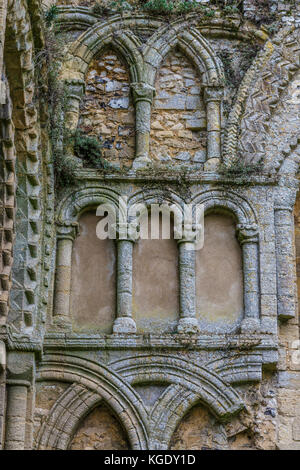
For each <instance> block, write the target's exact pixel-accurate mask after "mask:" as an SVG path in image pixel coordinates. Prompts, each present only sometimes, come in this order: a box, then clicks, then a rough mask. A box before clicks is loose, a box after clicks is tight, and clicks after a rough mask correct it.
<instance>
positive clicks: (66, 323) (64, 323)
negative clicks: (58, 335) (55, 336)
mask: <svg viewBox="0 0 300 470" xmlns="http://www.w3.org/2000/svg"><path fill="white" fill-rule="evenodd" d="M52 326H53V327H54V328H59V329H62V330H68V331H71V330H72V323H71V320H70V318H69V317H65V316H63V315H55V317H53V323H52Z"/></svg>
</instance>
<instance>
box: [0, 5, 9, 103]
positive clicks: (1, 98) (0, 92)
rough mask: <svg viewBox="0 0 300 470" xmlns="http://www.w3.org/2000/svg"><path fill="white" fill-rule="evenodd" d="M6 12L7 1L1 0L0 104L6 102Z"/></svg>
mask: <svg viewBox="0 0 300 470" xmlns="http://www.w3.org/2000/svg"><path fill="white" fill-rule="evenodd" d="M6 13H7V1H6V0H2V1H0V104H5V103H6V86H5V82H4V80H2V72H3V53H4V41H5V30H6Z"/></svg>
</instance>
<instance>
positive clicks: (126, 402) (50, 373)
mask: <svg viewBox="0 0 300 470" xmlns="http://www.w3.org/2000/svg"><path fill="white" fill-rule="evenodd" d="M47 380H50V381H53V380H54V381H57V380H58V381H63V382H69V383H70V384H76V387H75V392H76V391H77V392H78V393H75V392H74V386H75V385H74V386H73V388H71V389H70V390H69V389H68V390H69V391H68V390H67V391H66V392H65V394H64V395H63V396H62V398H61V399H59V401H58V402H56V404H55V405H54V406H53V408H52V410H51V412H50V415H49V417H48V418H47V420H46V422H45V423H44V425H43V426H42V427H41V429H40V432H39V437H38V444H37V445H38V447H39V448H43V449H67V447H68V444H69V442H70V439H71V438H72V435H73V432H74V430H75V429H76V427H77V425H78V423H79V422H80V421H81V419H83V418H84V417H85V416H86V415H87V414H88V413H89V412H90V411H92V410H93V409H94V408H95V406H97V404H98V403H99V402H100V401H101V400H104V401H105V402H106V403H107V404H108V405H109V406H110V407H111V409H112V410H113V411H114V412H115V414H116V415H117V416H118V418H119V420H120V421H121V423H122V425H123V427H124V429H125V430H126V432H127V435H128V438H129V441H130V444H131V447H132V449H135V450H143V449H147V446H148V430H147V421H148V419H147V418H148V416H147V411H146V409H145V407H144V404H143V402H142V400H141V398H140V396H139V395H138V394H137V392H136V391H135V390H134V389H133V388H132V387H131V385H129V384H128V383H127V382H126V381H125V380H124V379H123V378H122V377H121V376H120V375H119V374H117V373H116V372H114V371H113V370H111V369H109V368H108V367H106V366H105V365H104V364H99V363H96V362H94V361H91V360H89V359H84V358H80V357H77V356H76V355H75V354H71V353H63V352H59V353H58V352H55V353H49V354H46V355H45V357H44V358H43V361H42V363H41V365H40V368H39V370H38V373H37V381H47ZM79 392H80V393H79ZM61 400H63V403H64V405H63V406H62V403H60V402H61ZM75 410H76V412H75ZM58 431H59V433H60V432H61V433H62V434H61V436H59V435H57V434H58Z"/></svg>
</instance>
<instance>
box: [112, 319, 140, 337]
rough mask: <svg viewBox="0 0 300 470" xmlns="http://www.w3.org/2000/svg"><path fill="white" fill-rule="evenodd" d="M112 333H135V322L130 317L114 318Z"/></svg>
mask: <svg viewBox="0 0 300 470" xmlns="http://www.w3.org/2000/svg"><path fill="white" fill-rule="evenodd" d="M113 333H136V324H135V321H134V320H133V319H132V318H131V317H119V318H116V320H115V321H114V326H113Z"/></svg>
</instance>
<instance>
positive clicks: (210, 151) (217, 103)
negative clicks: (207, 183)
mask: <svg viewBox="0 0 300 470" xmlns="http://www.w3.org/2000/svg"><path fill="white" fill-rule="evenodd" d="M222 98H223V88H219V87H206V88H205V90H204V100H205V103H206V119H207V154H206V163H205V165H204V169H205V170H215V169H216V168H217V166H218V164H219V162H220V159H221V101H222Z"/></svg>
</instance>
